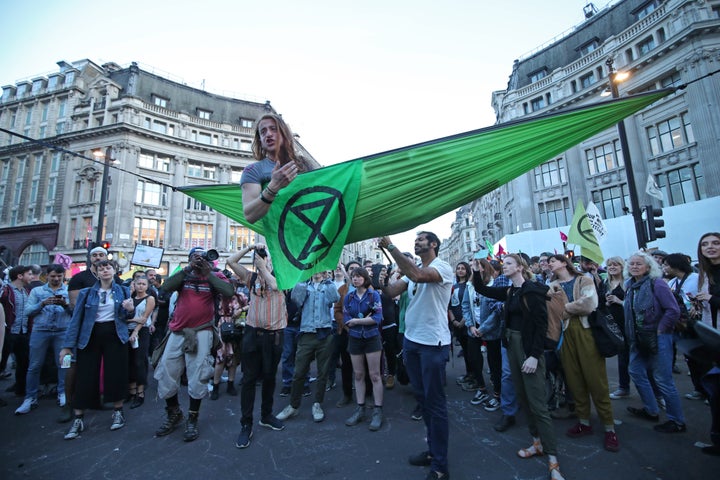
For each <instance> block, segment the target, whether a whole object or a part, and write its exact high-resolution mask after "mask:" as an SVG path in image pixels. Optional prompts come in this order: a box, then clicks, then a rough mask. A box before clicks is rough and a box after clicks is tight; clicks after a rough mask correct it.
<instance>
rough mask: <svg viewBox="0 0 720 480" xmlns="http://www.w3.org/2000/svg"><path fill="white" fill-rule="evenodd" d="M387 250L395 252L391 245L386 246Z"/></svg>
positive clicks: (393, 246)
mask: <svg viewBox="0 0 720 480" xmlns="http://www.w3.org/2000/svg"><path fill="white" fill-rule="evenodd" d="M387 249H388V250H389V251H391V252H392V251H393V250H395V245H393V244H392V243H391V244H390V245H388V246H387Z"/></svg>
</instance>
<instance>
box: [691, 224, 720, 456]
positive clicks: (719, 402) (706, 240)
mask: <svg viewBox="0 0 720 480" xmlns="http://www.w3.org/2000/svg"><path fill="white" fill-rule="evenodd" d="M697 256H698V267H699V268H698V269H699V270H700V278H699V279H698V293H697V294H696V295H695V296H694V297H692V299H693V301H694V302H695V303H696V304H698V303H699V305H698V308H699V309H700V310H702V322H703V323H706V324H708V325H710V326H712V327H713V328H714V329H717V328H718V310H719V309H720V233H717V232H709V233H706V234H704V235H703V236H702V237H700V241H699V242H698V249H697ZM714 360H715V362H716V365H717V364H720V359H718V358H717V355H716V358H715V359H714ZM702 381H703V386H704V387H705V390H706V391H707V393H708V402H709V403H710V414H711V416H712V421H711V424H710V440H711V441H712V443H713V444H712V445H710V446H708V447H703V449H702V451H703V453H706V454H708V455H716V456H717V455H720V368H718V367H714V369H713V370H710V372H707V373H706V374H705V375H704V376H703V379H702Z"/></svg>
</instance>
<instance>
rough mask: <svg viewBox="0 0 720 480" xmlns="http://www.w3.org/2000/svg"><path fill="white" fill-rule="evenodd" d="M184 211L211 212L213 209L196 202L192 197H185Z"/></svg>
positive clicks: (198, 201)
mask: <svg viewBox="0 0 720 480" xmlns="http://www.w3.org/2000/svg"><path fill="white" fill-rule="evenodd" d="M185 210H195V211H199V212H212V211H213V209H212V208H210V207H208V206H207V205H205V204H204V203H202V202H201V201H200V200H196V199H194V198H192V197H187V198H186V200H185Z"/></svg>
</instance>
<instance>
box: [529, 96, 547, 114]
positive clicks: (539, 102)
mask: <svg viewBox="0 0 720 480" xmlns="http://www.w3.org/2000/svg"><path fill="white" fill-rule="evenodd" d="M530 106H531V107H532V111H533V112H536V111H538V110H540V109H542V108H545V99H544V98H543V97H538V98H534V99H532V100H530Z"/></svg>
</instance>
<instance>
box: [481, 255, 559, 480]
mask: <svg viewBox="0 0 720 480" xmlns="http://www.w3.org/2000/svg"><path fill="white" fill-rule="evenodd" d="M476 262H477V260H473V269H475V270H478V269H479V268H478V266H477V265H476ZM503 274H504V275H505V276H506V277H507V278H508V279H509V280H510V281H511V282H512V286H511V287H510V288H505V287H487V286H485V285H483V283H482V277H481V275H473V287H474V288H475V291H476V292H478V293H479V294H481V295H485V296H486V297H491V298H495V299H497V300H503V301H504V302H505V325H506V332H505V336H504V339H503V342H504V345H505V347H506V348H507V352H508V360H509V362H510V371H511V372H512V379H513V384H514V385H515V389H516V391H517V397H518V399H519V400H520V401H521V402H522V403H523V404H525V406H526V407H527V412H528V428H529V430H530V435H532V438H533V444H532V445H531V446H530V447H528V448H522V449H520V450H519V451H518V452H517V454H518V456H519V457H521V458H531V457H534V456H536V455H542V454H543V453H546V454H547V455H548V468H549V471H550V478H551V479H552V480H560V479H562V478H564V477H563V476H562V474H561V473H560V466H559V464H558V459H557V442H556V439H555V432H554V430H553V425H552V420H551V419H550V414H549V412H548V409H547V403H546V401H545V357H544V355H543V351H544V348H543V346H544V343H545V336H546V332H547V325H548V318H547V305H546V295H547V294H548V287H547V286H546V285H543V284H540V283H537V282H534V281H532V278H534V277H533V274H532V272H531V270H530V268H529V267H528V265H527V263H525V260H523V258H522V257H521V256H520V255H516V254H509V255H507V256H506V257H505V259H504V261H503Z"/></svg>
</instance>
